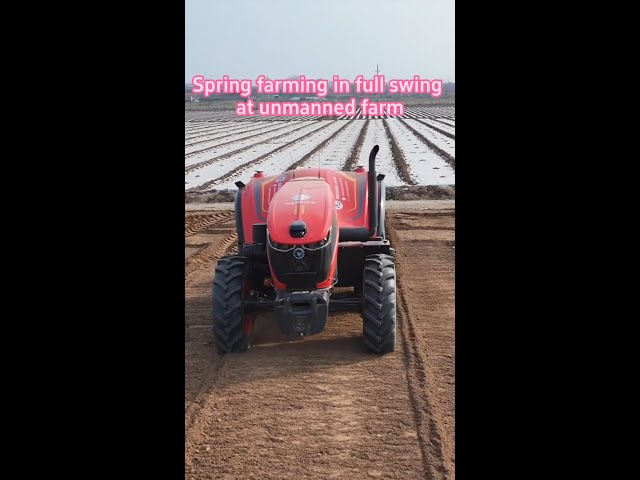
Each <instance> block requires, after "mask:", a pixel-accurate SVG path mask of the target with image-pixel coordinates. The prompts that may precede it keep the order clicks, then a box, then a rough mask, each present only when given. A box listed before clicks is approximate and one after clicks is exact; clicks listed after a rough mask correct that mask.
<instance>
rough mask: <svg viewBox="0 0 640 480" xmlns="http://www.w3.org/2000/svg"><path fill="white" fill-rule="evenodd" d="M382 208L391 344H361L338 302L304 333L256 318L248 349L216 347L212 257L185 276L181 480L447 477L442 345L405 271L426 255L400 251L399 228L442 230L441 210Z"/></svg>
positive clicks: (403, 246)
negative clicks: (439, 361) (392, 290)
mask: <svg viewBox="0 0 640 480" xmlns="http://www.w3.org/2000/svg"><path fill="white" fill-rule="evenodd" d="M387 212H388V213H387V214H388V216H389V220H388V228H387V230H388V231H389V234H390V237H392V241H393V242H394V247H395V248H396V252H397V254H396V258H397V271H398V278H399V280H400V283H399V285H398V322H399V323H398V330H399V338H398V346H397V349H396V352H395V353H394V354H390V355H386V356H383V357H378V356H375V355H371V354H368V353H366V352H363V351H362V347H361V340H362V339H361V333H362V323H361V322H362V320H361V315H360V314H359V313H352V312H348V313H332V314H331V315H330V317H329V321H328V323H327V329H326V330H325V332H322V333H321V334H319V335H317V336H313V337H309V338H305V339H302V340H299V339H290V338H286V337H282V336H281V335H280V334H279V333H278V332H277V329H274V327H275V325H274V324H273V323H264V324H263V330H261V331H260V333H259V335H258V338H257V342H256V345H255V347H254V348H252V349H251V350H250V351H248V352H246V353H243V354H230V355H225V356H219V355H218V354H217V353H216V352H215V346H214V345H213V342H212V332H211V326H210V324H209V323H210V321H211V314H210V312H209V309H210V303H211V289H210V281H211V276H212V272H213V269H214V267H215V261H212V262H210V263H209V264H207V266H206V267H207V268H201V269H198V270H196V271H194V274H193V275H191V276H190V277H189V278H186V277H185V288H186V291H187V296H188V298H187V302H186V309H187V311H186V312H185V327H186V328H185V363H186V371H185V388H186V390H185V480H200V479H205V478H260V479H276V478H278V479H279V478H312V479H323V480H324V479H326V478H354V479H355V478H368V477H373V478H429V479H442V478H447V479H452V478H454V474H455V471H454V469H453V465H454V463H453V460H452V461H451V464H450V463H449V457H448V453H447V452H449V447H451V446H452V443H451V441H450V437H448V436H447V434H446V430H445V428H444V426H443V423H442V422H441V419H442V418H444V416H442V415H441V413H442V412H441V411H440V410H439V409H438V405H437V403H438V398H437V396H438V387H439V386H440V385H441V383H439V382H438V381H437V379H436V378H434V376H435V375H438V372H437V370H436V369H435V367H437V365H436V366H435V367H434V365H432V364H431V363H430V362H434V358H433V357H434V354H435V355H437V354H439V353H440V352H439V351H438V350H437V349H434V348H433V345H432V344H431V343H430V342H429V341H425V338H424V328H425V327H424V325H422V324H423V323H425V322H429V321H430V319H429V318H427V317H425V315H424V313H423V312H422V309H421V307H422V305H425V303H424V300H421V298H422V295H423V294H424V291H423V290H420V291H419V292H417V293H416V292H414V293H412V292H411V290H410V289H411V283H410V282H411V279H410V280H408V282H409V283H407V282H405V281H404V280H403V279H404V278H406V277H407V276H410V275H412V274H413V273H415V272H414V271H413V270H416V269H420V268H425V267H426V266H428V265H431V264H430V263H429V264H425V263H424V262H425V256H424V255H420V256H418V259H419V260H416V259H415V258H413V257H411V258H412V260H408V259H409V258H410V257H408V256H407V257H406V258H407V260H403V259H404V258H405V255H404V254H406V253H407V252H409V251H410V250H411V249H413V245H414V242H413V241H411V240H407V238H410V236H406V235H403V234H402V232H403V231H406V230H408V229H413V228H414V227H419V226H420V225H423V226H424V224H425V222H424V218H425V217H429V218H428V222H427V223H428V225H427V228H428V229H432V227H435V226H440V227H443V228H444V227H447V225H448V224H447V217H446V215H443V214H442V213H441V212H434V214H433V215H430V214H428V213H427V214H424V215H415V214H413V213H408V214H405V215H397V214H396V213H391V212H390V211H389V210H388V211H387ZM396 217H398V218H396ZM430 217H433V218H430ZM449 218H450V219H451V221H453V220H452V219H453V212H452V213H450V214H449ZM195 222H197V219H193V220H191V221H190V223H191V224H194V223H195ZM423 230H424V228H423ZM412 231H413V230H412ZM407 233H408V232H407ZM418 233H420V232H418ZM422 233H424V232H422ZM427 233H428V230H427ZM226 238H228V237H226ZM223 242H224V240H223V241H222V242H219V243H218V247H219V246H220V245H221V244H222V243H223ZM408 242H409V243H408ZM427 243H428V244H429V245H434V244H439V243H442V244H443V245H445V246H444V247H443V248H447V247H446V245H447V244H446V242H430V243H429V242H427ZM419 246H424V242H421V243H419ZM214 248H215V247H214ZM434 248H435V247H434ZM449 248H450V247H449ZM438 251H439V250H438ZM416 261H417V262H418V263H420V265H413V263H415V262H416ZM427 261H428V259H427ZM411 262H413V263H411ZM445 266H451V267H452V264H451V265H450V262H447V264H446V265H445ZM410 268H413V270H410ZM445 271H446V270H445ZM430 273H431V272H430ZM418 283H419V282H418ZM435 287H437V285H432V284H430V283H429V282H427V285H425V286H420V288H421V289H422V288H431V289H435ZM407 288H409V290H407ZM427 293H428V294H430V293H429V292H427ZM445 300H447V299H445ZM414 302H416V304H415V305H413V303H414ZM420 302H422V303H420ZM429 303H435V304H437V303H438V301H437V299H436V300H435V301H433V302H432V301H429ZM416 309H417V311H416ZM188 317H189V318H188ZM265 322H266V320H265ZM436 347H437V345H436ZM424 348H430V350H424ZM434 372H435V373H434ZM423 397H426V398H423ZM450 428H453V426H451V427H450Z"/></svg>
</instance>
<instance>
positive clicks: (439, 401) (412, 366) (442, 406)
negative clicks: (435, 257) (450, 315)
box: [387, 213, 455, 479]
mask: <svg viewBox="0 0 640 480" xmlns="http://www.w3.org/2000/svg"><path fill="white" fill-rule="evenodd" d="M445 215H447V214H445ZM453 215H454V214H453V213H449V214H448V216H449V218H450V224H453V223H454V220H453ZM408 216H414V217H415V216H419V217H422V218H428V217H430V216H431V215H430V214H422V215H421V214H417V215H416V214H409V215H408ZM433 216H443V215H442V214H435V215H433ZM435 226H436V225H429V227H428V228H427V229H426V230H425V228H424V224H423V226H422V228H421V229H420V230H422V232H425V231H426V232H428V231H429V230H438V229H436V228H434V227H435ZM407 227H409V229H411V227H412V226H411V225H407V224H403V222H402V221H399V219H398V216H393V217H392V218H391V219H390V221H389V223H388V227H387V230H388V232H389V238H390V239H391V242H392V244H393V245H394V247H395V249H396V266H397V268H398V272H399V274H398V278H397V283H398V291H397V295H398V306H397V308H398V314H399V319H400V322H401V323H400V325H401V327H402V328H400V334H401V338H402V341H403V342H404V343H405V344H406V345H407V349H406V351H405V355H404V359H405V364H406V375H407V381H408V383H409V389H410V391H411V399H412V405H413V408H414V412H415V416H416V423H417V425H418V435H419V439H420V445H421V447H422V454H423V459H424V461H425V466H426V468H427V472H428V478H434V479H435V478H454V477H455V436H454V435H455V434H454V433H453V432H454V431H455V422H452V421H451V420H452V418H454V417H453V409H454V406H453V405H452V404H451V403H450V402H452V401H453V400H452V399H451V398H450V397H453V395H454V394H453V388H452V387H451V386H447V385H444V384H445V382H446V373H449V371H451V373H452V372H453V369H454V367H453V366H449V365H445V366H444V367H442V366H440V365H438V364H439V363H442V362H441V360H439V359H438V356H440V357H443V356H445V355H446V354H442V353H441V352H442V351H448V350H447V349H448V348H450V347H451V345H449V343H451V344H452V343H453V339H446V342H447V345H446V347H447V348H444V349H443V348H441V347H440V346H439V345H438V342H439V341H440V342H441V341H442V340H441V338H442V335H441V332H439V331H437V329H436V328H435V327H431V326H429V327H425V326H424V325H425V324H427V323H428V322H432V320H431V319H430V318H429V316H428V315H429V313H430V312H429V310H431V309H432V308H434V306H433V305H429V306H428V307H427V306H425V307H424V310H423V309H422V308H421V307H422V305H424V304H425V300H424V299H421V300H420V301H416V299H415V298H412V301H409V297H411V293H410V292H411V290H412V287H410V286H409V288H407V282H406V281H405V279H407V278H411V276H412V275H413V274H415V272H414V271H412V269H411V266H410V263H411V262H413V260H412V259H413V258H414V256H415V252H414V251H412V252H411V253H407V248H406V245H407V241H404V242H403V241H402V239H401V235H400V234H399V232H402V231H406V230H407V229H408V228H407ZM413 227H414V228H415V227H417V226H413ZM416 229H417V228H416ZM441 229H442V227H441ZM429 237H430V238H437V237H436V236H435V235H433V236H431V235H429ZM428 243H429V244H432V245H437V246H435V247H433V248H434V249H437V250H441V251H445V250H447V251H448V250H449V249H450V248H451V247H450V245H449V242H446V241H438V240H430V241H429V242H428ZM412 250H415V248H412ZM424 258H427V259H430V258H431V255H428V254H426V253H425V255H424ZM429 263H432V261H430V262H429ZM451 263H452V265H453V261H451ZM430 267H431V266H430V265H421V267H420V268H424V269H427V268H428V269H429V270H430V272H429V274H430V276H433V277H436V275H434V272H433V267H431V268H430ZM436 281H439V279H437V278H435V279H434V282H436ZM448 283H450V284H451V285H450V286H452V284H453V280H450V281H449V282H448ZM418 288H419V289H420V291H421V292H425V291H428V290H430V289H434V290H435V288H434V285H432V284H429V283H427V284H423V283H420V282H418ZM421 296H422V295H421ZM429 296H433V293H431V292H429ZM427 301H428V300H427ZM450 301H451V302H453V300H452V299H451V300H450ZM420 302H422V304H421V303H420ZM445 302H446V299H443V300H442V301H441V302H440V303H445ZM451 308H453V307H451ZM417 311H420V312H417ZM418 319H420V326H418V323H417V320H418ZM446 320H448V319H446ZM451 323H453V322H451ZM425 330H427V334H425ZM451 330H453V326H451ZM450 333H451V335H453V332H450ZM446 357H447V360H448V357H449V355H446ZM453 361H454V360H452V361H451V362H453ZM445 363H446V362H445ZM454 378H455V377H454ZM445 387H448V388H445ZM443 390H450V393H449V395H446V394H440V395H439V394H438V392H442V391H443Z"/></svg>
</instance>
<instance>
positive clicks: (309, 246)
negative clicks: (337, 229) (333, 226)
mask: <svg viewBox="0 0 640 480" xmlns="http://www.w3.org/2000/svg"><path fill="white" fill-rule="evenodd" d="M330 236H331V230H329V232H328V233H327V236H326V237H325V238H323V239H322V240H320V241H319V242H313V243H305V244H304V245H302V248H306V249H307V250H317V249H319V248H322V247H324V246H325V245H326V244H327V243H329V237H330Z"/></svg>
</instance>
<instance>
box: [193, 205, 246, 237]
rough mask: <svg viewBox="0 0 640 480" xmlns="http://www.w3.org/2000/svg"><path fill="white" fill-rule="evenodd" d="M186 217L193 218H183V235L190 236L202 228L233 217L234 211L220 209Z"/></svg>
mask: <svg viewBox="0 0 640 480" xmlns="http://www.w3.org/2000/svg"><path fill="white" fill-rule="evenodd" d="M187 218H190V219H193V220H190V221H188V220H186V219H185V228H184V235H185V236H186V237H190V236H191V235H194V234H195V233H197V232H198V231H200V230H202V229H203V228H207V227H212V226H214V225H219V224H220V223H225V222H227V221H228V220H230V219H233V218H234V213H233V212H231V211H221V212H216V213H212V214H211V215H197V216H195V215H193V216H190V217H187Z"/></svg>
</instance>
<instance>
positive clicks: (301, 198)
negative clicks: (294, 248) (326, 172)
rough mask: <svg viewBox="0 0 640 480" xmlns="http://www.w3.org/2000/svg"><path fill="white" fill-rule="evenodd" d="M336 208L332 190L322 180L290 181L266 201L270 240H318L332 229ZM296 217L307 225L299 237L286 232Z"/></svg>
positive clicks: (281, 241) (286, 242)
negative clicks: (267, 202) (302, 235)
mask: <svg viewBox="0 0 640 480" xmlns="http://www.w3.org/2000/svg"><path fill="white" fill-rule="evenodd" d="M335 208H336V206H335V199H334V198H333V192H332V190H331V188H330V186H329V184H328V183H327V182H326V181H325V180H324V179H315V180H314V179H305V180H290V181H288V182H287V183H285V184H284V185H282V186H281V187H280V188H279V189H278V191H277V192H276V193H275V195H274V196H273V198H272V199H271V202H270V203H269V213H268V215H267V228H268V229H269V235H270V236H271V238H272V239H273V241H275V242H277V243H284V244H289V245H293V244H306V243H314V242H319V241H320V240H322V239H323V238H325V237H326V236H327V233H328V232H329V229H330V228H331V220H332V218H333V215H334V212H335ZM296 220H302V221H303V222H304V223H305V224H306V226H307V233H306V235H305V236H304V237H302V238H293V237H292V236H291V235H290V233H289V227H290V226H291V223H292V222H294V221H296Z"/></svg>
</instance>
